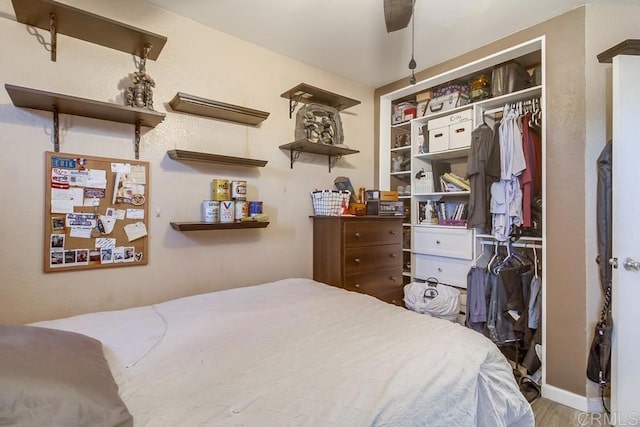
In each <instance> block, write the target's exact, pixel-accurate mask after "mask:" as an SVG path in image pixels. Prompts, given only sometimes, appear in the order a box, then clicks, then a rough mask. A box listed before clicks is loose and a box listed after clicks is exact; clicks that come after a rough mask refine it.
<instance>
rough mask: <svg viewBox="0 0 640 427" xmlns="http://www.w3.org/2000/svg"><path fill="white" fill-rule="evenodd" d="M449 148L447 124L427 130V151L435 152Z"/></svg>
mask: <svg viewBox="0 0 640 427" xmlns="http://www.w3.org/2000/svg"><path fill="white" fill-rule="evenodd" d="M448 149H449V126H445V127H442V128H437V129H433V130H430V131H429V152H430V153H436V152H438V151H444V150H448Z"/></svg>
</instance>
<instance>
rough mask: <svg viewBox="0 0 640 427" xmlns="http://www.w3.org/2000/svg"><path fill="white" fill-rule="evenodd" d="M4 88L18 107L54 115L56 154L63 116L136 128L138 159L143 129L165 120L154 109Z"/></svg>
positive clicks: (6, 85) (26, 89)
mask: <svg viewBox="0 0 640 427" xmlns="http://www.w3.org/2000/svg"><path fill="white" fill-rule="evenodd" d="M4 87H5V89H6V90H7V92H8V93H9V97H10V98H11V101H12V102H13V105H15V106H16V107H23V108H33V109H36V110H44V111H51V112H53V122H54V145H55V151H59V149H60V147H59V143H58V135H59V132H58V114H59V113H62V114H71V115H74V116H82V117H90V118H93V119H102V120H109V121H112V122H119V123H129V124H133V125H135V126H136V159H137V158H138V145H139V142H140V139H139V138H140V126H147V127H156V125H158V124H159V123H161V122H162V121H163V120H164V118H165V115H164V114H163V113H158V112H157V111H152V110H146V109H141V108H136V107H128V106H125V105H118V104H113V103H110V102H102V101H94V100H92V99H86V98H78V97H75V96H69V95H62V94H59V93H53V92H47V91H44V90H38V89H31V88H27V87H22V86H15V85H10V84H5V85H4Z"/></svg>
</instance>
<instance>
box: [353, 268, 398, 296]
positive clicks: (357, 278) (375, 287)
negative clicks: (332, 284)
mask: <svg viewBox="0 0 640 427" xmlns="http://www.w3.org/2000/svg"><path fill="white" fill-rule="evenodd" d="M344 288H345V289H347V290H349V291H356V292H361V293H363V294H368V295H373V296H377V295H379V294H383V293H387V292H391V291H397V290H400V291H403V292H404V286H403V285H402V269H400V268H387V269H384V270H376V271H368V272H366V273H360V274H350V275H348V276H346V277H345V280H344Z"/></svg>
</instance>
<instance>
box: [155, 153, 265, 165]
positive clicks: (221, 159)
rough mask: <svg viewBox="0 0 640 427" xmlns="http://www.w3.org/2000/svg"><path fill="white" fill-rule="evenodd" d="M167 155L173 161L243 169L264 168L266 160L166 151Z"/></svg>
mask: <svg viewBox="0 0 640 427" xmlns="http://www.w3.org/2000/svg"><path fill="white" fill-rule="evenodd" d="M167 155H168V156H169V158H171V159H173V160H176V161H184V162H201V163H217V164H221V165H231V166H244V167H264V166H265V165H266V164H267V160H259V159H249V158H246V157H233V156H224V155H221V154H209V153H201V152H199V151H187V150H168V151H167Z"/></svg>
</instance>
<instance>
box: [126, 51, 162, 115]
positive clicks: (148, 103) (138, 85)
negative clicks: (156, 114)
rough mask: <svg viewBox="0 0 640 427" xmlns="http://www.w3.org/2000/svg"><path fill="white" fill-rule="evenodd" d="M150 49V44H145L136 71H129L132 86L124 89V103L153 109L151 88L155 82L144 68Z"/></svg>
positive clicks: (154, 85)
mask: <svg viewBox="0 0 640 427" xmlns="http://www.w3.org/2000/svg"><path fill="white" fill-rule="evenodd" d="M150 50H151V45H150V44H146V45H145V46H144V50H143V52H142V56H141V57H140V63H139V64H138V71H135V72H133V73H131V81H132V83H133V86H130V87H128V88H127V89H126V90H125V94H124V99H125V105H128V106H130V107H139V108H148V109H150V110H153V90H152V89H151V88H153V87H156V82H155V81H153V79H152V78H151V76H150V75H149V74H147V70H146V65H147V55H148V54H149V51H150Z"/></svg>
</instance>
